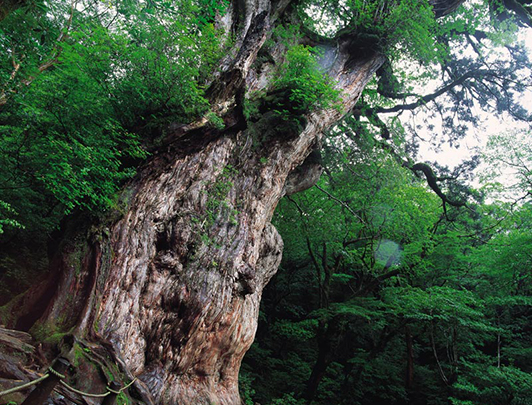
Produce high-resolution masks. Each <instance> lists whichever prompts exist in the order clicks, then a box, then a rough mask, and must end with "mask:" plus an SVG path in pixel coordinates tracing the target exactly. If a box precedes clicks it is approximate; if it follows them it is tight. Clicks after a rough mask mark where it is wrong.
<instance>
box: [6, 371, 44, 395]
mask: <svg viewBox="0 0 532 405" xmlns="http://www.w3.org/2000/svg"><path fill="white" fill-rule="evenodd" d="M48 377H50V374H45V375H43V376H42V377H39V378H37V379H36V380H33V381H30V382H27V383H26V384H22V385H19V386H18V387H13V388H10V389H8V390H5V391H2V392H0V397H1V396H4V395H7V394H11V393H13V392H17V391H20V390H23V389H24V388H28V387H31V386H32V385H35V384H38V383H40V382H41V381H44V380H46V379H47V378H48Z"/></svg>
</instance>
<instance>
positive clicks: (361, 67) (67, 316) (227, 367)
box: [13, 1, 384, 405]
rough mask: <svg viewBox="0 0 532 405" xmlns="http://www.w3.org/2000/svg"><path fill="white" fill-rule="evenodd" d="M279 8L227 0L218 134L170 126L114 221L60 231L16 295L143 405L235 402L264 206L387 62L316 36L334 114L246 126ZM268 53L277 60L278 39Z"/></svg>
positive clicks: (269, 240)
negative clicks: (100, 350)
mask: <svg viewBox="0 0 532 405" xmlns="http://www.w3.org/2000/svg"><path fill="white" fill-rule="evenodd" d="M286 3H288V2H284V1H281V2H275V3H270V2H267V1H262V2H256V3H255V2H246V3H245V4H242V3H240V2H234V4H232V5H230V7H229V10H228V11H227V13H226V14H225V16H224V17H223V18H221V19H220V21H219V24H220V25H222V26H223V27H224V28H225V31H226V32H227V33H229V32H231V33H235V34H236V40H235V42H234V46H233V47H232V50H231V51H229V52H228V56H227V57H226V58H225V59H224V60H223V61H222V63H221V69H220V71H219V73H218V74H217V76H216V77H214V79H213V82H212V84H211V87H210V90H209V94H210V97H211V100H212V102H213V105H214V108H213V110H214V111H215V112H217V113H218V114H219V115H221V116H222V117H223V119H224V121H225V124H226V128H225V129H224V130H218V129H214V128H212V127H210V126H209V125H208V124H207V123H206V122H204V121H199V122H196V123H192V124H189V125H185V126H179V127H177V126H176V128H175V129H174V130H173V131H172V132H171V134H170V135H169V136H168V139H167V142H165V144H164V145H163V146H162V147H161V148H160V150H158V151H157V152H156V153H154V154H153V156H152V157H151V158H150V159H149V161H148V162H147V163H146V164H145V165H144V166H143V167H142V168H141V169H140V171H139V174H138V175H137V176H136V178H135V179H133V180H132V181H131V182H130V184H128V185H127V187H126V188H125V190H124V191H123V193H122V202H121V204H122V207H121V212H120V216H119V218H118V219H114V220H113V219H106V220H104V221H102V222H101V223H99V224H93V225H92V226H90V227H85V228H83V229H84V230H82V231H81V230H79V229H78V230H76V233H73V232H72V230H71V231H69V232H67V236H68V237H67V240H66V241H65V242H64V243H62V244H61V246H60V248H58V252H57V254H56V255H55V259H54V260H53V261H52V271H51V273H50V274H51V277H50V278H49V280H48V284H43V285H41V286H40V287H39V288H40V289H41V290H46V291H47V292H48V293H47V294H45V295H38V294H35V293H33V294H30V295H26V297H25V298H24V299H23V300H22V301H19V303H18V304H22V307H24V308H31V310H29V311H25V312H24V311H22V312H21V316H19V317H18V319H17V320H14V321H13V322H14V323H13V325H15V323H16V326H18V327H19V328H21V329H30V328H31V329H30V330H31V331H32V332H33V333H34V334H38V333H40V334H41V335H42V337H43V338H46V337H48V336H49V335H50V334H52V333H56V332H62V331H63V332H65V331H68V332H69V333H73V334H74V335H75V336H76V337H77V338H78V339H83V340H84V341H85V342H89V343H88V344H92V345H100V346H102V347H104V348H105V350H107V352H108V354H109V355H111V356H112V358H114V359H115V361H116V362H117V363H118V364H119V366H120V368H121V370H122V372H123V373H125V374H126V375H127V376H128V377H129V378H133V377H137V381H136V382H135V384H134V387H135V388H136V391H137V394H138V396H139V397H140V398H142V401H143V402H145V403H152V404H191V405H197V404H239V403H240V399H239V394H238V371H239V366H240V362H241V360H242V358H243V356H244V354H245V352H246V351H247V349H248V348H249V346H250V345H251V343H252V341H253V338H254V334H255V329H256V326H257V316H258V309H259V302H260V298H261V293H262V290H263V288H264V286H265V285H266V283H267V282H268V280H269V279H270V278H271V277H272V275H273V274H274V273H275V271H276V270H277V266H278V265H279V262H280V259H281V253H282V247H283V244H282V240H281V238H280V236H279V234H278V233H277V231H276V230H275V228H274V227H273V226H272V225H271V223H270V220H271V217H272V214H273V212H274V210H275V207H276V205H277V203H278V201H279V199H280V198H281V197H282V196H283V195H284V194H286V193H287V192H288V193H291V192H294V191H299V190H301V189H302V188H304V187H308V186H309V185H311V184H312V182H311V181H309V180H308V177H306V176H304V175H302V173H305V171H304V170H303V171H302V170H301V169H298V170H295V169H296V168H298V167H299V168H301V167H305V164H304V162H305V159H306V157H307V156H308V155H309V154H310V152H311V151H312V150H313V148H316V147H317V146H318V145H319V142H320V139H321V136H322V133H323V131H324V130H325V129H326V128H328V127H330V126H331V125H332V124H333V123H334V122H336V121H337V120H338V119H339V118H341V116H342V115H343V114H344V113H345V112H347V111H349V110H350V109H351V108H352V107H353V106H354V105H355V103H356V100H357V98H358V97H359V95H360V94H361V92H362V90H363V88H364V86H365V85H366V84H367V82H368V80H369V79H370V78H371V77H372V75H373V73H374V72H375V71H376V70H377V69H378V68H379V67H380V65H381V64H382V63H383V61H384V58H383V56H381V55H379V54H378V53H376V52H374V51H368V50H367V49H360V48H359V47H358V45H357V42H356V41H355V40H353V39H352V38H350V37H349V36H348V35H347V36H343V37H341V38H337V39H335V40H331V41H328V42H327V41H324V42H323V43H322V44H321V45H322V46H323V47H324V48H325V52H324V55H325V56H324V63H323V65H324V69H325V68H326V69H327V71H328V74H329V75H330V76H331V77H332V78H333V79H334V80H335V81H336V82H337V86H338V88H339V89H341V90H342V102H341V104H342V108H340V109H328V110H320V111H312V112H306V113H304V114H303V115H304V116H303V117H300V118H301V119H300V120H299V121H300V122H302V123H304V124H303V125H300V126H299V127H297V129H296V128H295V127H294V126H293V125H292V126H290V125H285V124H283V121H282V120H281V119H279V117H277V116H276V115H275V114H273V113H272V112H268V111H264V112H263V116H262V118H261V119H260V120H259V121H258V122H255V123H248V122H246V120H245V118H244V116H243V114H242V100H243V97H244V94H249V93H250V92H253V91H255V90H266V91H267V90H268V89H269V88H270V86H271V76H270V73H271V71H272V70H273V66H274V63H273V62H272V61H271V58H269V59H268V60H267V61H265V62H264V61H263V62H261V63H258V61H257V53H258V52H259V50H260V48H261V46H262V45H263V43H264V41H265V40H266V39H267V38H268V37H270V36H271V32H272V28H273V26H274V25H275V24H278V23H280V21H281V18H283V15H284V13H287V12H288V11H287V10H289V7H288V4H286ZM274 49H276V51H275V52H274V55H272V56H273V60H275V61H276V63H280V62H281V60H282V53H283V47H282V45H278V46H276V47H274ZM263 59H267V58H263ZM310 172H312V171H309V172H308V173H310ZM291 173H293V175H292V177H291ZM312 173H315V171H313V172H312ZM309 175H310V174H309ZM314 177H315V176H314ZM70 228H76V225H74V226H71V227H70ZM73 235H76V236H73ZM43 286H44V287H43ZM35 291H37V289H35ZM35 291H34V292H35ZM92 347H95V346H92ZM85 401H86V402H87V403H96V402H91V401H92V400H90V399H87V398H86V399H85Z"/></svg>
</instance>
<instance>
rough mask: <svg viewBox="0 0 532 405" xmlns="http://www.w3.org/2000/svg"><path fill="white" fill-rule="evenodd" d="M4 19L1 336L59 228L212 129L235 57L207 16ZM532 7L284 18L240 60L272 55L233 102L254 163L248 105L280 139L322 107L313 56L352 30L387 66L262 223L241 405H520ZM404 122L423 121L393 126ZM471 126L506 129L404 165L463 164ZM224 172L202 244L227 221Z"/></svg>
mask: <svg viewBox="0 0 532 405" xmlns="http://www.w3.org/2000/svg"><path fill="white" fill-rule="evenodd" d="M8 3H9V2H8ZM15 3H16V2H15ZM15 3H13V4H11V3H9V4H11V5H10V7H7V6H6V8H5V10H4V9H2V14H1V18H2V20H1V21H0V55H1V60H0V251H1V254H0V305H4V306H3V307H0V317H1V318H0V319H1V322H3V323H7V322H9V321H10V320H11V318H12V317H13V308H12V307H10V304H8V303H9V302H10V300H11V299H12V298H14V297H15V296H17V295H18V294H20V293H21V292H23V291H24V290H26V289H27V288H28V287H30V286H32V285H33V284H34V282H35V280H37V279H39V278H40V277H41V274H44V273H46V269H47V267H48V265H49V262H50V260H51V259H52V253H53V252H54V249H55V248H57V246H58V244H59V241H60V238H61V236H62V235H63V234H64V232H65V227H66V225H65V224H69V225H68V226H70V227H76V226H77V222H76V221H78V220H79V221H80V222H82V221H86V218H87V217H90V218H104V217H105V218H107V220H108V218H119V217H120V216H121V215H122V214H123V213H124V211H125V205H126V202H125V201H126V200H127V198H128V196H127V195H124V194H123V193H120V190H121V189H122V187H123V185H124V184H125V183H126V182H127V181H128V180H129V179H131V178H133V177H134V176H135V173H136V170H137V168H138V167H140V166H141V165H142V164H143V162H145V161H146V159H150V157H152V156H156V155H157V153H158V151H159V150H160V149H164V148H165V147H166V144H165V142H166V140H167V136H168V134H171V133H172V131H176V130H177V129H179V128H181V127H183V126H184V125H185V124H187V123H190V122H193V121H194V122H196V123H198V122H200V123H201V126H204V127H208V128H211V129H212V130H216V131H223V130H224V128H225V127H226V125H227V121H228V120H227V119H226V120H225V121H224V119H223V118H224V117H223V114H222V113H220V111H218V110H216V111H215V108H214V106H213V105H212V104H211V100H210V98H209V97H210V92H211V91H213V90H212V88H211V87H209V86H210V84H211V83H212V72H213V71H216V69H217V65H218V63H219V61H220V59H221V58H223V56H224V52H225V51H226V50H227V47H228V46H230V44H231V41H234V38H231V35H230V34H229V33H223V32H221V31H220V30H219V28H218V26H217V25H216V23H215V20H216V18H218V17H219V16H220V15H223V13H224V11H225V9H226V8H227V4H226V3H225V2H223V1H220V2H217V1H210V0H200V1H197V2H196V1H186V0H182V1H181V0H180V1H176V2H171V1H168V2H167V1H146V2H144V1H140V2H137V1H133V0H131V1H120V2H116V4H109V5H104V4H101V2H100V3H99V2H92V1H79V2H76V1H73V2H66V1H50V2H47V1H40V0H28V1H25V2H18V3H17V4H15ZM388 3H390V4H391V3H393V7H391V6H390V4H388ZM458 3H460V2H457V5H458ZM6 4H7V3H6ZM530 4H531V2H530V1H520V2H519V1H502V2H499V1H472V2H466V3H465V4H463V5H461V6H460V7H459V8H458V11H457V12H456V13H454V14H452V15H448V16H440V15H438V10H437V9H436V8H433V7H432V5H431V3H430V2H424V1H420V2H416V1H409V0H401V1H395V2H386V1H374V2H366V1H349V2H335V1H327V0H323V1H308V2H305V1H302V2H300V3H299V4H298V5H297V7H299V9H298V10H299V14H298V16H299V20H298V21H296V22H294V21H286V22H285V23H284V25H282V26H279V27H278V28H277V29H276V30H275V31H274V32H272V33H271V38H269V42H268V41H267V42H266V44H265V45H264V49H261V51H260V52H259V56H258V60H259V62H257V63H270V62H271V59H272V56H271V55H272V54H275V52H278V49H279V47H282V48H283V49H284V50H286V56H285V57H284V63H283V64H281V65H279V66H276V67H275V68H273V69H272V73H271V77H272V88H273V91H271V92H270V93H268V95H267V96H265V94H247V95H246V100H245V102H244V107H243V112H242V114H243V115H244V116H245V117H246V120H247V121H248V123H251V122H253V123H254V125H255V126H254V127H253V126H252V125H251V124H250V127H252V129H253V131H255V134H254V136H255V137H254V138H253V141H252V142H251V143H252V145H251V147H253V148H255V149H260V147H261V144H265V143H266V142H267V141H268V139H267V136H268V134H269V132H268V131H267V130H265V128H262V127H261V126H260V125H262V124H261V123H262V121H260V120H259V117H260V116H261V115H264V109H265V105H267V106H268V107H271V105H274V107H275V111H274V113H275V114H276V115H275V116H276V117H280V118H278V119H280V120H281V121H280V122H281V123H282V125H284V126H286V127H287V128H294V127H297V128H298V129H299V128H300V126H301V121H298V119H297V118H294V117H295V116H297V114H300V113H301V112H308V111H312V110H313V109H316V108H330V109H335V108H336V109H339V108H340V107H339V104H338V103H339V99H340V98H341V89H337V88H335V83H333V82H332V81H331V80H329V79H328V78H327V75H326V74H325V73H324V71H326V69H327V64H328V63H329V61H328V58H330V53H329V51H330V50H329V49H328V48H326V47H325V46H320V41H319V40H318V39H316V38H318V37H320V36H323V37H333V36H335V35H341V33H342V32H343V31H346V30H351V31H352V32H357V35H358V38H359V41H360V42H361V43H363V44H364V46H361V49H362V50H363V51H361V52H365V51H368V49H370V50H371V51H372V52H373V51H378V52H382V53H383V55H385V57H386V62H385V63H384V64H383V66H382V67H381V68H380V69H379V70H378V72H377V76H376V77H375V79H374V80H373V81H372V82H371V83H370V84H369V85H368V86H367V87H366V89H365V90H364V92H363V94H362V96H361V97H360V99H359V101H358V103H357V105H356V108H354V109H353V110H351V111H349V113H348V114H347V115H346V116H345V117H344V118H343V119H342V121H340V122H339V123H338V124H337V125H336V126H334V127H333V128H331V129H330V130H329V131H328V132H327V133H326V134H325V137H324V138H323V141H322V142H321V153H320V152H317V151H315V156H313V158H314V159H315V161H314V163H316V162H317V163H319V164H320V165H321V166H322V167H323V174H322V175H321V178H320V180H319V181H318V183H317V184H316V185H315V186H313V187H311V188H309V189H308V190H306V191H303V192H301V193H297V194H293V195H289V196H286V197H285V198H283V199H282V200H281V202H280V203H279V206H278V207H277V210H276V213H275V216H274V221H273V223H274V225H275V226H276V227H277V229H278V230H279V232H280V234H281V235H282V237H283V240H284V253H283V261H282V264H281V267H280V269H279V271H278V274H277V275H276V276H275V277H274V278H273V279H272V280H271V281H270V284H269V286H268V287H267V288H266V290H265V291H264V295H263V299H262V307H261V312H260V317H259V328H258V331H257V335H256V342H255V344H254V345H253V346H252V348H251V349H250V351H249V352H248V354H247V355H246V357H245V359H244V363H243V365H242V369H241V371H240V392H241V396H242V401H243V403H244V404H246V405H253V404H255V403H260V404H262V405H281V404H283V405H284V404H286V405H303V404H316V405H317V404H320V405H328V404H339V405H340V404H344V405H348V404H352V405H359V404H360V405H362V404H364V405H370V404H373V405H385V404H398V405H399V404H405V405H406V404H410V405H421V404H426V405H444V404H452V405H532V283H531V281H532V200H531V198H530V197H531V196H532V194H531V187H532V178H531V176H532V172H531V171H530V167H531V166H532V147H531V146H530V145H531V142H530V139H531V138H530V133H529V132H528V129H529V127H528V126H527V125H529V124H528V123H529V122H530V120H531V117H532V115H531V114H530V112H529V111H528V109H530V108H532V106H530V105H526V103H523V102H522V101H521V100H522V98H523V97H524V95H526V94H528V95H529V92H530V88H531V87H530V86H531V72H530V63H529V61H528V55H527V52H526V48H525V46H524V44H523V43H521V42H520V38H522V35H523V34H522V32H523V30H524V28H525V27H527V26H530V25H532V19H531V18H530V14H529V13H530V7H531V6H530ZM385 6H386V7H385ZM385 10H386V12H385ZM390 10H391V11H390ZM414 11H415V13H414ZM413 15H414V16H415V18H413V17H412V16H413ZM435 17H442V18H439V19H436V18H435ZM301 32H304V33H305V35H306V37H305V38H306V40H303V36H302V35H301ZM339 33H340V34H339ZM272 38H273V39H272ZM308 38H312V39H313V41H314V42H313V43H312V44H310V45H314V46H310V45H309V44H308V43H307V42H309V41H308ZM228 44H229V45H228ZM279 44H281V45H279ZM368 52H369V51H368ZM527 92H528V93H527ZM285 93H286V94H285ZM279 94H281V95H282V96H283V97H287V99H288V100H289V102H287V101H286V100H284V101H283V102H279V101H278V99H279ZM287 94H288V95H287ZM267 97H269V99H268V98H267ZM276 97H277V98H276ZM272 99H273V102H272ZM264 100H266V101H264ZM267 103H270V104H267ZM411 111H414V112H416V111H423V112H422V115H420V117H421V121H423V122H420V119H418V121H417V124H415V125H411V124H409V123H408V122H407V121H406V120H404V119H403V116H404V114H406V113H407V112H411ZM479 111H482V112H481V113H479ZM486 114H488V115H489V116H490V117H493V116H496V117H498V118H503V119H505V120H506V122H510V123H511V124H510V125H512V126H515V127H519V128H524V129H522V130H521V129H515V130H508V131H506V132H503V133H501V134H499V135H496V136H492V137H491V138H490V140H489V141H488V143H487V148H486V149H485V150H483V151H481V152H479V154H478V155H477V156H475V157H473V158H472V159H471V160H468V161H467V162H464V163H462V164H461V165H459V166H457V167H455V168H448V167H446V166H445V164H444V163H445V162H439V163H436V162H432V163H429V162H419V161H418V159H419V155H418V152H419V147H420V143H421V142H423V141H428V142H431V143H432V144H434V145H441V144H443V143H448V144H450V145H452V146H456V145H459V144H460V139H461V138H462V137H463V136H464V135H465V134H466V133H468V131H471V130H472V129H473V128H480V127H481V126H482V125H483V123H482V120H481V117H486ZM517 121H519V122H521V123H522V122H525V124H524V126H520V125H521V124H516V123H515V122H517ZM198 125H199V124H198ZM270 132H271V131H270ZM313 153H314V152H313ZM263 159H264V162H262V163H267V161H268V159H267V158H263ZM479 165H480V166H481V167H482V170H476V169H477V168H478V167H479ZM235 170H236V169H234V167H229V166H227V167H226V168H225V169H224V171H223V172H222V176H224V177H225V180H227V181H226V184H229V186H227V187H225V188H224V186H223V185H222V186H220V185H219V183H216V184H218V187H215V188H214V192H215V193H216V195H214V197H212V196H211V197H209V198H208V199H206V201H207V203H206V216H205V217H204V219H203V224H202V226H203V225H204V224H207V225H212V223H215V222H216V220H217V217H218V216H223V215H225V216H226V217H227V218H228V221H234V222H236V220H235V218H234V217H236V216H237V214H238V213H237V212H233V211H231V210H230V208H229V206H228V203H227V202H226V199H227V194H228V190H229V188H230V187H231V186H232V183H230V180H231V179H232V178H233V177H235ZM475 170H476V171H475ZM508 170H511V173H512V174H511V176H510V177H506V180H507V181H508V183H504V182H503V181H502V180H501V177H500V174H501V173H507V172H508ZM228 212H229V213H228ZM72 218H74V221H73V220H72ZM80 218H81V219H80ZM68 221H70V222H68ZM199 222H200V221H199ZM205 239H208V238H207V237H205ZM203 242H205V241H203ZM207 242H209V241H207ZM207 242H205V243H207ZM30 332H32V333H33V334H34V337H35V338H36V339H43V338H44V336H39V335H38V333H37V331H36V330H35V329H34V330H30Z"/></svg>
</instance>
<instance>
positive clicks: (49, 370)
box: [0, 367, 137, 398]
mask: <svg viewBox="0 0 532 405" xmlns="http://www.w3.org/2000/svg"><path fill="white" fill-rule="evenodd" d="M50 374H53V375H55V376H57V377H59V379H60V380H59V382H60V383H61V384H62V385H63V386H64V387H65V388H66V389H68V390H69V391H72V392H74V393H76V394H79V395H82V396H84V397H91V398H104V397H106V396H107V395H110V394H115V395H120V394H121V393H122V392H123V391H124V390H126V389H128V388H129V387H131V386H132V385H133V383H134V382H135V381H137V378H136V377H135V378H134V379H133V380H132V381H131V382H130V383H129V384H127V385H125V386H123V387H122V388H120V389H119V390H118V391H117V390H113V389H112V388H110V387H107V392H105V393H103V394H91V393H89V392H84V391H80V390H77V389H76V388H74V387H72V386H70V385H68V384H67V383H66V382H65V381H63V379H64V378H66V377H65V376H64V375H63V374H61V373H58V372H57V371H55V370H54V369H53V368H52V367H48V372H47V373H46V374H45V375H43V376H42V377H39V378H37V379H35V380H33V381H30V382H27V383H25V384H22V385H19V386H18V387H13V388H10V389H8V390H5V391H1V392H0V397H2V396H4V395H7V394H11V393H13V392H17V391H20V390H23V389H25V388H28V387H31V386H32V385H35V384H38V383H40V382H41V381H44V380H46V379H47V378H48V377H50ZM54 389H55V388H54Z"/></svg>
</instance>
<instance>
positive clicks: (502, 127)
mask: <svg viewBox="0 0 532 405" xmlns="http://www.w3.org/2000/svg"><path fill="white" fill-rule="evenodd" d="M521 35H522V39H523V40H524V42H525V45H526V47H527V48H528V51H529V54H530V55H532V29H531V28H527V29H525V30H523V33H522V34H521ZM522 104H523V106H524V107H525V108H527V109H528V110H532V92H529V93H527V94H526V95H524V96H523V99H522ZM478 115H479V116H480V117H482V116H484V117H485V119H484V120H483V121H484V122H483V124H482V125H481V126H480V127H478V128H475V129H474V130H472V131H470V133H468V134H467V135H466V136H465V137H464V138H463V139H462V140H461V141H460V146H459V148H458V149H456V148H454V147H451V146H449V145H448V144H444V145H442V146H441V148H440V150H439V151H436V150H434V147H432V146H431V145H430V144H429V143H423V144H421V145H420V154H419V160H422V161H437V162H439V163H441V164H445V165H446V166H449V167H450V168H453V167H455V166H457V165H458V164H460V163H461V162H462V161H464V160H466V159H468V158H469V157H471V156H473V155H474V154H475V150H477V149H478V148H480V149H482V148H483V146H484V145H485V144H486V142H487V139H488V137H489V136H490V135H494V134H498V133H501V132H504V131H507V130H510V129H516V128H527V126H526V124H524V123H517V122H516V121H514V120H512V119H510V118H506V119H504V118H503V119H500V120H499V119H497V118H494V117H493V116H489V115H488V114H486V113H485V112H483V111H480V109H479V110H478ZM531 142H532V135H531Z"/></svg>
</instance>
